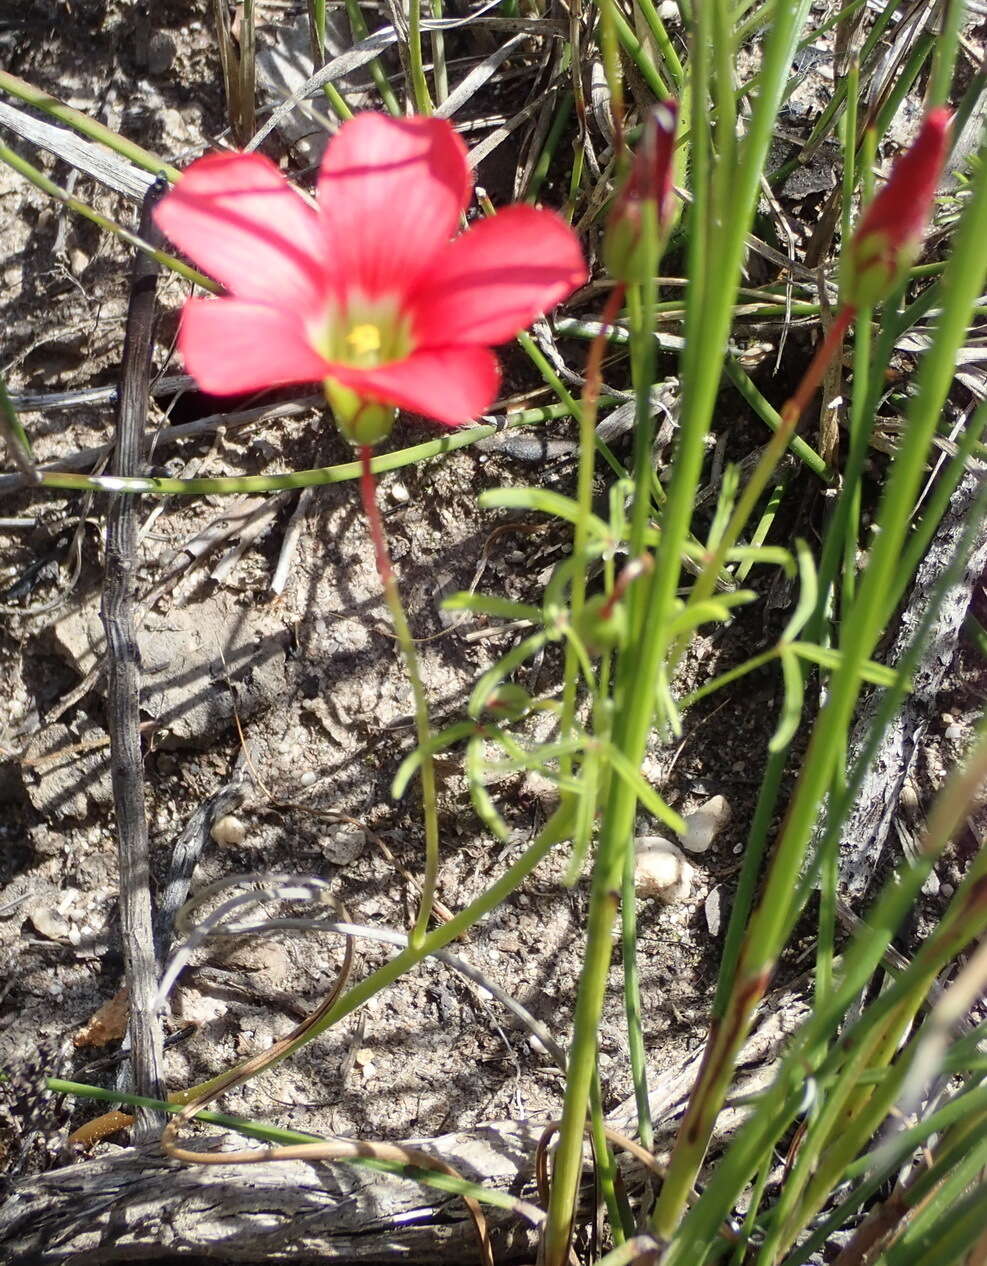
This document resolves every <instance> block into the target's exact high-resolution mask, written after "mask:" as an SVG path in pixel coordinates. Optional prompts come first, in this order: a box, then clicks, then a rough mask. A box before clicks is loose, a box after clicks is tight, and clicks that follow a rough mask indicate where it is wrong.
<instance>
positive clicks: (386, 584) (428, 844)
mask: <svg viewBox="0 0 987 1266" xmlns="http://www.w3.org/2000/svg"><path fill="white" fill-rule="evenodd" d="M373 455H374V450H373V448H371V446H370V445H369V444H361V445H360V496H361V499H362V501H363V512H364V514H365V515H366V517H367V526H368V528H369V529H370V538H371V540H372V541H373V546H374V556H375V558H376V560H377V574H378V576H379V577H380V584H381V588H382V589H383V591H384V600H385V601H386V603H387V609H388V610H389V611H390V613H391V622H392V623H393V625H394V632H395V635H396V636H397V640H398V646H400V648H401V654H402V655H403V657H404V666H405V670H406V672H407V674H408V680H409V681H410V682H411V693H412V696H413V698H414V705H415V734H416V737H417V739H418V746H419V748H420V749H421V753H422V759H421V780H422V809H423V813H424V817H425V874H424V876H423V878H422V899H421V905H420V906H419V909H418V917H417V918H416V919H415V924H414V927H413V928H412V929H411V935H410V938H409V945H410V946H411V948H412V949H417V948H418V947H419V946H420V945H421V943H422V941H423V940H424V938H425V933H426V931H427V930H428V920H429V916H430V915H431V913H432V904H433V902H434V900H435V888H436V883H437V880H438V875H439V815H438V809H437V806H436V798H435V765H434V763H433V761H432V753H431V747H430V740H431V737H432V729H431V725H430V724H429V719H428V701H427V699H426V698H425V687H424V685H423V684H422V676H421V671H420V669H419V665H418V652H417V651H416V650H415V639H414V638H413V637H412V636H411V629H410V628H409V627H408V617H407V615H406V614H405V610H404V604H403V603H402V602H401V594H400V591H399V590H398V582H397V577H396V576H395V575H394V568H393V566H392V564H391V556H390V553H389V551H388V548H387V538H386V537H385V535H384V524H383V521H382V519H381V517H380V508H379V507H378V505H377V481H376V479H375V478H374V472H373V468H372V467H371V464H370V463H371V460H372V458H373Z"/></svg>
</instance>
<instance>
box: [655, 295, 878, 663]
mask: <svg viewBox="0 0 987 1266" xmlns="http://www.w3.org/2000/svg"><path fill="white" fill-rule="evenodd" d="M853 315H854V313H853V309H852V308H849V307H846V306H844V307H843V308H841V309H840V311H839V313H838V314H837V316H836V319H835V320H834V321H833V324H832V325H831V326H830V327H829V329H828V330H827V331H826V337H825V338H824V339H823V341H822V343H821V344H820V345H819V348H818V349H817V351H816V354H815V356H814V357H813V359H812V363H811V364H810V366H809V368H808V369H807V370H806V373H805V376H804V378H803V379H802V382H801V383H800V384H799V387H798V390H797V391H796V393H795V395H794V396H792V398H791V400H789V401H788V403H787V404H786V405H785V406H784V408H783V409H782V411H781V425H780V426H779V428H778V430H777V431H775V433H774V435H773V436H772V437H771V440H770V441H769V442H768V444H767V445H766V446H765V448H764V451H763V452H762V453H761V456H760V458H759V459H758V463H757V465H756V466H755V467H754V470H753V471H752V473H751V475H750V476H749V478H748V479H747V481H746V483H745V484H744V488H743V491H742V492H741V494H740V496H739V498H738V499H737V504H736V505H735V506H734V508H733V512H732V513H731V515H730V521H729V523H728V524H727V526H726V528H725V530H724V532H723V535H722V537H721V538H720V540H719V541H718V542H717V544H716V547H715V548H714V549H713V550H711V551H710V553H709V560H708V562H707V563H706V565H705V566H704V567H703V570H702V572H701V574H700V575H699V577H698V579H697V580H696V583H695V585H693V587H692V592H691V593H690V595H689V605H690V606H695V605H698V604H699V603H700V602H705V601H706V599H707V598H709V596H710V594H712V592H713V590H714V588H715V585H716V577H717V576H719V574H720V573H721V571H722V570H723V564H724V563H725V561H726V556H727V553H728V551H729V550H730V549H731V548H732V547H733V546H734V545H735V544H736V542H737V540H738V538H739V536H740V533H741V532H742V531H743V529H744V528H745V527H746V525H747V523H748V521H749V519H750V517H751V515H752V514H753V513H754V508H755V506H756V505H757V503H758V501H759V500H760V498H761V494H762V493H763V492H764V490H765V488H766V487H767V485H768V480H769V479H770V478H771V476H772V475H773V474H774V471H775V468H776V466H777V465H778V462H779V461H780V460H781V458H782V456H783V454H784V452H785V449H786V448H787V447H788V444H789V441H790V440H791V437H792V435H793V433H794V431H795V427H796V426H797V424H798V420H799V418H800V417H801V416H802V413H803V411H804V409H805V407H806V405H807V404H808V402H809V400H810V399H811V396H812V394H813V393H814V391H815V390H816V388H817V387H818V385H819V382H820V380H821V378H822V376H823V372H824V370H825V368H826V366H827V365H828V364H829V362H830V361H831V360H832V358H833V356H834V355H836V354H837V349H838V348H839V346H840V343H841V342H842V339H843V335H844V333H845V331H846V329H847V326H848V325H849V324H850V322H851V320H852V319H853ZM683 649H684V641H682V642H680V645H679V647H678V648H676V652H675V656H674V659H676V660H677V659H678V657H679V656H680V654H681V652H682V650H683Z"/></svg>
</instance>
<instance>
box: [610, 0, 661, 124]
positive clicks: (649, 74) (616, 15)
mask: <svg viewBox="0 0 987 1266" xmlns="http://www.w3.org/2000/svg"><path fill="white" fill-rule="evenodd" d="M612 9H613V24H614V30H615V31H616V32H617V39H618V41H619V42H620V45H621V47H622V48H623V50H624V52H625V53H626V54H627V56H628V57H629V58H630V59H631V61H632V62H633V63H634V65H635V66H636V67H637V68H638V70H639V71H640V72H641V78H642V79H643V80H644V82H645V83H646V84H647V85H648V87H649V88H650V89H651V91H652V92H653V93H654V94H655V96H656V97H657V98H658V100H659V101H661V100H662V99H663V98H664V97H670V96H671V95H672V94H671V92H670V91H669V88H668V85H667V84H666V83H665V81H664V79H662V77H661V73H660V72H659V70H658V68H657V66H656V65H655V64H654V62H653V61H652V60H651V58H650V56H649V55H648V46H647V44H646V43H645V42H644V41H643V40H640V39H638V37H637V35H636V34H635V31H634V28H633V27H632V26H631V24H630V23H629V22H628V21H627V19H626V18H625V17H624V15H623V13H621V11H620V9H618V8H617V6H616V5H613V6H612Z"/></svg>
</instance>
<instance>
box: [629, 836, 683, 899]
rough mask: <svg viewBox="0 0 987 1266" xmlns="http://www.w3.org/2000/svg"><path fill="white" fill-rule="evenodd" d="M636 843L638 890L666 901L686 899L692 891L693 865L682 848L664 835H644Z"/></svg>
mask: <svg viewBox="0 0 987 1266" xmlns="http://www.w3.org/2000/svg"><path fill="white" fill-rule="evenodd" d="M634 844H635V848H636V849H637V858H636V860H635V862H634V887H635V889H636V890H637V892H638V894H639V895H640V896H642V897H654V898H655V899H656V900H658V901H663V902H665V904H666V905H670V904H672V903H673V902H676V901H685V900H686V898H687V897H688V896H689V894H690V893H691V892H692V876H693V869H692V867H691V866H690V865H689V863H688V862H687V861H686V859H685V856H684V855H683V853H682V850H681V849H680V848H679V847H678V846H677V845H675V844H673V843H672V842H671V840H666V839H663V838H662V837H661V836H660V835H642V836H640V838H638V839H637V840H635V841H634Z"/></svg>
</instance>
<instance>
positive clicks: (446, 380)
mask: <svg viewBox="0 0 987 1266" xmlns="http://www.w3.org/2000/svg"><path fill="white" fill-rule="evenodd" d="M327 376H329V377H333V378H338V379H339V381H340V382H341V383H343V384H344V385H345V386H347V387H352V388H353V390H354V391H357V392H359V393H360V395H362V396H366V397H367V398H369V399H372V400H379V401H380V402H381V403H382V404H393V405H397V407H398V408H399V409H407V410H409V412H411V413H421V414H423V415H424V416H425V417H427V418H435V420H436V421H437V422H443V423H445V425H446V426H461V425H462V424H463V423H464V422H469V421H471V420H472V419H473V418H475V417H477V416H478V415H479V414H481V413H484V412H486V410H487V409H489V408H490V405H491V404H492V403H493V401H494V397H495V396H496V395H497V388H498V387H499V386H500V367H499V366H498V364H497V358H496V356H494V354H493V352H491V351H490V350H489V349H488V348H485V347H432V348H424V349H423V350H421V351H418V352H412V354H411V355H410V356H408V357H407V358H406V359H405V360H396V361H392V362H391V363H390V364H387V365H380V366H378V368H376V369H353V368H352V367H351V366H349V365H333V366H332V367H331V369H330V370H329V373H328V375H327Z"/></svg>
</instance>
